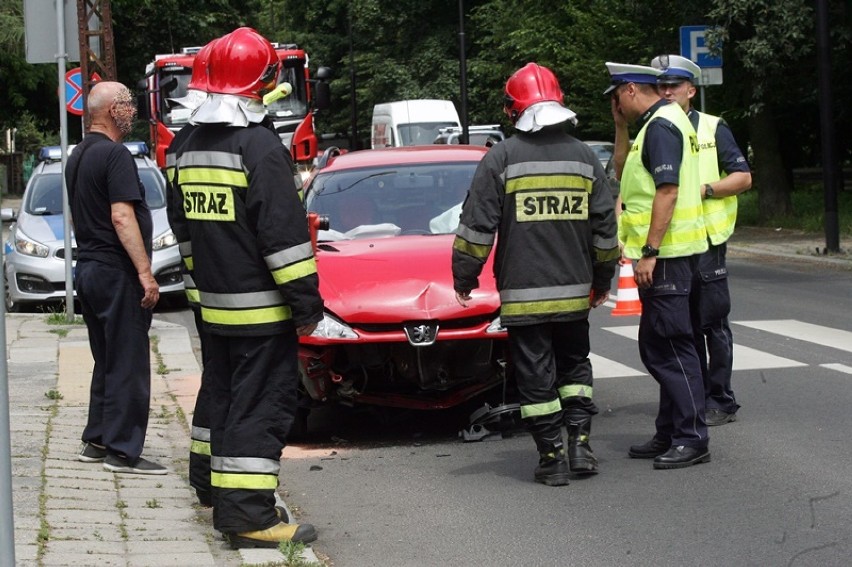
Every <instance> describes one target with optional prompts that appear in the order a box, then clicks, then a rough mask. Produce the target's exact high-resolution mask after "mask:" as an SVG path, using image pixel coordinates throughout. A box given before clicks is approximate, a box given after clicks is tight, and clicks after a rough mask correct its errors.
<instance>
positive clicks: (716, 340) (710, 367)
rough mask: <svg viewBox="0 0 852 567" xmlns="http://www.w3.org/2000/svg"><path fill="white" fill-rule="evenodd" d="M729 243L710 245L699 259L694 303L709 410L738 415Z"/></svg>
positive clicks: (706, 400) (695, 337)
mask: <svg viewBox="0 0 852 567" xmlns="http://www.w3.org/2000/svg"><path fill="white" fill-rule="evenodd" d="M727 249H728V245H727V243H724V242H723V243H722V244H718V245H714V244H710V248H709V250H707V252H705V253H704V254H701V256H699V257H698V272H697V273H696V278H695V281H694V283H693V285H692V293H691V294H690V302H691V309H692V316H693V323H692V327H693V334H694V339H695V350H696V351H697V352H698V359H699V361H700V362H701V373H702V375H703V376H704V396H705V403H706V406H707V409H719V410H722V411H725V412H728V413H736V411H737V410H738V409H739V408H740V406H739V404H738V403H737V400H736V398H735V397H734V390H733V388H732V387H731V375H732V374H733V369H734V336H733V333H732V332H731V326H730V324H729V322H728V315H729V314H730V312H731V293H730V290H729V289H728V267H727V261H726V256H727Z"/></svg>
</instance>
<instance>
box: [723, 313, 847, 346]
mask: <svg viewBox="0 0 852 567" xmlns="http://www.w3.org/2000/svg"><path fill="white" fill-rule="evenodd" d="M736 324H737V325H742V326H744V327H749V328H751V329H757V330H759V331H766V332H767V333H774V334H776V335H783V336H785V337H791V338H794V339H797V340H800V341H807V342H809V343H816V344H818V345H822V346H827V347H831V348H836V349H838V350H845V351H846V352H852V333H850V332H849V331H841V330H840V329H832V328H831V327H823V326H822V325H813V324H811V323H802V322H801V321H796V320H795V319H779V320H774V321H740V322H737V323H736Z"/></svg>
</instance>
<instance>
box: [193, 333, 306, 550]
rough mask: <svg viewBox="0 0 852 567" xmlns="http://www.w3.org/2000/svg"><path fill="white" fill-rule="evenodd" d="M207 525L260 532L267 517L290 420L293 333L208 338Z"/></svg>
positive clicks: (274, 519)
mask: <svg viewBox="0 0 852 567" xmlns="http://www.w3.org/2000/svg"><path fill="white" fill-rule="evenodd" d="M208 349H209V351H210V357H209V364H208V368H207V376H206V379H207V380H208V382H209V385H210V397H209V408H210V413H209V417H210V453H211V458H210V467H211V475H210V484H211V487H212V496H213V506H214V509H213V527H214V528H216V529H217V530H219V531H221V532H223V533H226V534H228V533H243V532H247V531H255V530H264V529H266V528H269V527H272V526H274V525H275V524H277V523H278V522H279V519H278V515H277V514H276V511H275V490H276V489H277V487H278V472H279V469H280V459H281V451H282V450H283V449H284V446H285V445H286V437H287V433H288V431H289V430H290V426H291V425H292V424H293V420H294V416H295V414H296V389H297V386H298V380H299V372H298V360H297V350H298V341H297V337H296V331H295V329H291V330H289V331H287V332H285V333H281V334H278V335H271V336H260V337H233V336H222V335H214V334H209V335H208Z"/></svg>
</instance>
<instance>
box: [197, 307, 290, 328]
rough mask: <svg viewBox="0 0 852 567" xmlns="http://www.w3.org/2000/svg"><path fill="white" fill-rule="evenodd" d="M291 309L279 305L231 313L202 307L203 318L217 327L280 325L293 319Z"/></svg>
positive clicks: (225, 310)
mask: <svg viewBox="0 0 852 567" xmlns="http://www.w3.org/2000/svg"><path fill="white" fill-rule="evenodd" d="M292 316H293V315H292V313H291V312H290V307H289V306H287V305H278V306H276V307H263V308H260V309H239V310H234V311H230V310H227V309H212V308H210V307H204V306H203V305H202V306H201V318H202V319H204V320H205V321H206V322H208V323H213V324H217V325H261V324H264V323H278V322H280V321H287V320H289V319H290V318H292Z"/></svg>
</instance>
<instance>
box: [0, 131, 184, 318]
mask: <svg viewBox="0 0 852 567" xmlns="http://www.w3.org/2000/svg"><path fill="white" fill-rule="evenodd" d="M124 145H125V147H127V149H128V150H129V151H130V153H131V154H132V155H133V156H134V158H135V160H136V167H137V168H138V170H139V177H140V179H141V180H142V184H143V185H144V186H145V200H146V201H147V202H148V207H149V208H150V209H151V216H152V218H153V223H154V232H153V234H154V238H153V258H152V271H153V273H154V277H155V278H156V279H157V283H159V284H160V295H161V296H168V295H171V294H174V295H175V296H183V278H182V275H181V260H180V252H179V251H178V247H177V240H176V239H175V236H174V234H173V233H172V230H171V228H170V227H169V221H168V217H167V214H166V198H165V180H164V179H163V175H162V174H161V173H160V170H159V169H157V166H156V164H154V162H153V161H151V160H150V159H149V158H148V147H147V145H146V144H145V143H144V142H127V143H125V144H124ZM68 151H69V153H70V152H71V151H73V146H71V147H69V148H68ZM61 169H62V164H61V149H60V147H59V146H49V147H45V148H42V149H41V151H40V152H39V163H38V164H37V165H36V167H35V168H34V170H33V174H32V176H31V177H30V180H29V182H28V183H27V187H26V189H25V190H24V196H23V198H22V200H21V208H20V210H19V211H18V212H17V214H16V215H12V216H13V220H15V221H16V222H15V223H14V224H12V225H11V226H10V227H9V234H8V238H7V239H6V242H5V244H4V256H5V263H4V270H5V273H6V309H7V310H8V311H10V312H15V311H21V310H23V309H28V308H33V307H36V306H39V305H45V304H50V303H61V302H62V301H64V300H65V296H66V292H65V252H66V250H65V231H64V216H63V211H62V177H61V175H62V172H61ZM72 246H73V247H74V248H73V250H74V256H73V257H72V259H76V245H75V244H74V241H73V234H72Z"/></svg>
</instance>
